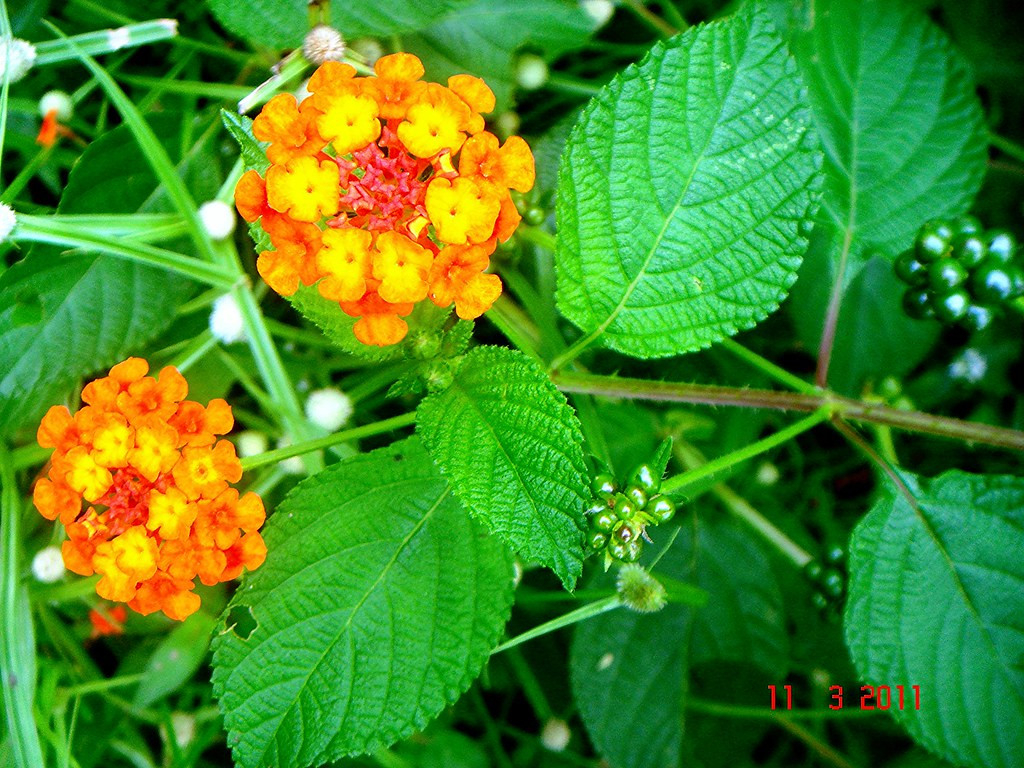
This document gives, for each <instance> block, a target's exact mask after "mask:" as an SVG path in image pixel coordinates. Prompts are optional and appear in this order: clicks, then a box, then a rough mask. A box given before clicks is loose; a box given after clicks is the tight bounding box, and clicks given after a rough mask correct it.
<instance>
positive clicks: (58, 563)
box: [32, 547, 64, 584]
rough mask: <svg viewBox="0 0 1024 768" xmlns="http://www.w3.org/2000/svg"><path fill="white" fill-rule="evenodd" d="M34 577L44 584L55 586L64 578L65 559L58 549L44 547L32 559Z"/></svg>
mask: <svg viewBox="0 0 1024 768" xmlns="http://www.w3.org/2000/svg"><path fill="white" fill-rule="evenodd" d="M32 575H33V576H35V577H36V581H41V582H42V583H43V584H53V583H54V582H56V581H60V580H61V579H62V578H64V558H63V556H62V555H61V553H60V548H58V547H44V548H43V549H40V550H39V551H38V552H36V556H35V557H33V558H32Z"/></svg>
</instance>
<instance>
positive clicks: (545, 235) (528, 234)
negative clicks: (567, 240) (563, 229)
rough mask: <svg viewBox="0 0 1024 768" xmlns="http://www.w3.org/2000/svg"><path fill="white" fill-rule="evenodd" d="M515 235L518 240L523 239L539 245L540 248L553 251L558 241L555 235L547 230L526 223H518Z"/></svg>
mask: <svg viewBox="0 0 1024 768" xmlns="http://www.w3.org/2000/svg"><path fill="white" fill-rule="evenodd" d="M516 237H517V238H519V239H520V240H525V241H526V242H528V243H533V244H534V245H539V246H540V247H541V248H546V249H547V250H549V251H551V252H552V253H554V252H555V251H556V250H557V248H558V241H557V240H556V239H555V236H554V235H553V234H551V233H550V232H548V231H547V230H546V229H541V228H540V227H531V226H529V225H528V224H520V225H519V228H518V229H517V230H516Z"/></svg>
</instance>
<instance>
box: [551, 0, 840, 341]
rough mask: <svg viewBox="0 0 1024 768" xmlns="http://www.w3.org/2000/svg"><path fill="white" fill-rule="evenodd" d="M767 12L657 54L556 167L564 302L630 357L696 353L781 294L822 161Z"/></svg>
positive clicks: (617, 86)
mask: <svg viewBox="0 0 1024 768" xmlns="http://www.w3.org/2000/svg"><path fill="white" fill-rule="evenodd" d="M804 101H805V99H804V97H803V95H802V90H801V85H800V81H799V77H798V75H797V72H796V65H795V63H794V62H793V60H792V59H791V58H790V56H789V55H788V54H787V52H786V49H785V46H784V44H783V42H782V40H781V39H780V38H779V36H778V35H777V34H776V32H775V29H774V27H773V25H772V22H771V20H770V18H768V16H767V13H766V12H765V11H764V9H763V8H762V6H761V5H760V4H759V3H755V4H752V5H751V6H750V7H749V8H748V9H746V10H744V11H742V12H740V13H739V14H737V15H736V16H733V17H731V18H729V19H727V20H725V21H717V22H714V23H711V24H708V25H703V26H698V27H695V28H693V29H691V30H688V31H687V32H686V33H685V34H683V35H680V36H678V37H675V38H672V39H671V40H669V41H668V42H666V43H659V44H658V45H656V46H655V47H654V48H653V49H652V50H651V52H650V54H649V55H648V56H647V57H646V58H645V59H644V60H643V61H642V62H640V64H639V65H636V66H631V67H629V68H628V69H626V70H625V71H624V72H623V73H622V74H620V75H619V76H618V77H616V78H615V79H614V80H613V81H612V82H611V83H610V84H609V85H608V86H607V87H605V88H604V89H603V90H602V91H601V92H600V93H599V94H598V95H597V96H596V97H595V98H594V99H593V101H591V103H590V105H589V106H588V107H587V109H586V110H585V111H584V113H583V116H582V118H581V119H580V122H579V123H578V124H577V126H576V129H575V130H574V131H573V133H572V135H571V136H570V138H569V143H568V146H567V147H566V153H565V156H564V157H563V159H562V169H561V173H560V184H559V190H558V221H559V228H558V266H559V274H558V304H559V307H560V309H561V310H562V312H563V313H564V314H565V315H566V317H568V318H569V319H570V320H571V321H572V322H573V323H575V324H576V325H578V326H579V327H580V328H581V329H582V330H583V331H584V332H585V333H587V334H589V336H590V337H591V338H595V339H596V338H600V339H601V340H602V341H603V343H604V344H605V345H607V346H609V347H612V348H614V349H616V350H618V351H621V352H623V353H625V354H629V355H633V356H636V357H664V356H666V355H674V354H679V353H682V352H689V351H693V350H696V349H701V348H703V347H706V346H708V345H710V344H712V343H713V342H715V341H719V340H721V339H723V338H725V337H726V336H730V335H732V334H734V333H736V332H738V331H740V330H743V329H744V328H749V327H750V326H752V325H754V324H755V323H757V322H758V321H759V320H762V319H763V318H764V317H766V316H767V315H768V314H769V313H770V312H772V311H773V310H774V309H775V308H776V307H777V306H778V304H779V302H780V301H781V300H782V299H783V298H784V297H785V295H786V291H787V290H788V288H789V286H790V285H791V284H792V282H793V281H794V280H795V279H796V270H797V268H798V267H799V265H800V259H801V256H802V254H803V252H804V249H805V248H806V245H807V241H806V239H805V238H804V237H803V236H802V235H801V234H800V229H801V225H802V224H803V223H804V222H805V219H806V218H807V217H809V216H810V215H811V213H812V212H813V206H814V201H815V190H814V186H815V180H816V179H817V166H818V164H819V162H820V155H819V153H818V152H817V149H816V144H817V140H816V138H815V136H814V132H813V130H812V129H811V127H810V115H809V112H808V110H807V109H806V108H805V106H804Z"/></svg>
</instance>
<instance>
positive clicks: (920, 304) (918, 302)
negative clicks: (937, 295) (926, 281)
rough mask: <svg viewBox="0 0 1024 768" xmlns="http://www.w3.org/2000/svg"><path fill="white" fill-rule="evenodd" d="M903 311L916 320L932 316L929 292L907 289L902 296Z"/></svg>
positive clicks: (922, 289)
mask: <svg viewBox="0 0 1024 768" xmlns="http://www.w3.org/2000/svg"><path fill="white" fill-rule="evenodd" d="M903 311H904V312H906V313H907V315H908V316H910V317H913V318H915V319H917V320H922V319H924V318H926V317H930V316H931V315H933V314H934V312H933V311H932V297H931V292H930V291H928V290H926V289H924V288H911V289H909V290H908V291H907V292H906V293H904V294H903Z"/></svg>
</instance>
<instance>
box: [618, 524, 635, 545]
mask: <svg viewBox="0 0 1024 768" xmlns="http://www.w3.org/2000/svg"><path fill="white" fill-rule="evenodd" d="M639 537H640V528H639V527H638V526H633V525H630V524H629V523H622V525H620V526H619V527H617V528H616V529H615V530H614V531H612V541H624V542H630V541H633V540H634V539H637V538H639Z"/></svg>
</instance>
